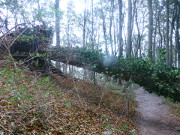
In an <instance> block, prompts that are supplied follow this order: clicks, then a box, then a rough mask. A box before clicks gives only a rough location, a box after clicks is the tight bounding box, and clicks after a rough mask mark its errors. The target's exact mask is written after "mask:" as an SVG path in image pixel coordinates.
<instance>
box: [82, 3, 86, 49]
mask: <svg viewBox="0 0 180 135" xmlns="http://www.w3.org/2000/svg"><path fill="white" fill-rule="evenodd" d="M84 3H85V8H84V24H83V46H86V0H84Z"/></svg>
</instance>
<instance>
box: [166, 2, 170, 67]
mask: <svg viewBox="0 0 180 135" xmlns="http://www.w3.org/2000/svg"><path fill="white" fill-rule="evenodd" d="M166 65H168V66H169V0H166Z"/></svg>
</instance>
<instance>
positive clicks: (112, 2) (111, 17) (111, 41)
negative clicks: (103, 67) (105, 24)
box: [109, 0, 114, 55]
mask: <svg viewBox="0 0 180 135" xmlns="http://www.w3.org/2000/svg"><path fill="white" fill-rule="evenodd" d="M113 17H114V0H111V16H110V25H109V35H110V43H111V53H112V55H114V51H113V39H112V31H111V30H112V22H113Z"/></svg>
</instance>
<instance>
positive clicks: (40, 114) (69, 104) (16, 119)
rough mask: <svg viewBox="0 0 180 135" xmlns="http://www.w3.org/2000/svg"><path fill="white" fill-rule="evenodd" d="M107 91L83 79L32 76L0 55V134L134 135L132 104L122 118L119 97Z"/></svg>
mask: <svg viewBox="0 0 180 135" xmlns="http://www.w3.org/2000/svg"><path fill="white" fill-rule="evenodd" d="M112 87H113V85H111V87H110V86H109V85H104V84H99V85H98V86H97V88H96V89H95V88H94V85H93V83H91V82H89V81H83V80H79V79H74V78H71V77H66V78H64V77H61V76H58V75H56V74H42V73H41V72H32V71H29V70H28V68H27V67H26V66H25V65H21V64H19V63H17V62H16V63H13V62H11V61H9V60H8V58H2V57H1V60H0V110H1V111H0V119H1V120H0V133H1V134H40V133H41V134H64V135H66V134H78V135H80V134H95V135H97V134H103V133H104V134H106V133H108V132H112V134H114V135H115V134H117V135H119V134H122V135H123V134H124V135H128V134H135V133H136V132H137V128H136V124H135V123H134V122H133V121H132V118H133V116H134V114H135V103H134V101H133V100H130V109H129V111H130V112H129V113H130V117H129V118H127V117H126V116H125V115H124V105H125V100H124V99H125V96H124V95H123V94H119V93H118V94H117V93H115V92H113V91H112V90H111V89H113V88H112ZM114 87H115V86H114ZM120 93H121V92H120Z"/></svg>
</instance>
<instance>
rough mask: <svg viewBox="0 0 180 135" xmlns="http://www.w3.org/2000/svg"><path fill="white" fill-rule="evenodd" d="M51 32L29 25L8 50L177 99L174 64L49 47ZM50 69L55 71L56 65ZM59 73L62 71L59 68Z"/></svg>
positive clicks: (40, 63)
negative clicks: (80, 69)
mask: <svg viewBox="0 0 180 135" xmlns="http://www.w3.org/2000/svg"><path fill="white" fill-rule="evenodd" d="M22 30H23V29H20V31H22ZM51 33H52V32H51V30H50V31H49V32H48V31H46V30H42V29H41V28H40V27H33V28H28V29H27V31H25V32H24V33H22V34H21V35H20V36H19V37H18V38H17V40H13V45H12V46H9V48H10V52H11V53H12V55H13V56H14V58H17V59H25V58H27V61H29V59H30V63H31V65H35V67H37V68H39V69H43V70H49V69H50V70H49V71H52V70H51V69H53V68H52V64H51V63H50V60H55V61H60V62H64V63H67V64H71V65H75V66H78V67H83V68H88V69H90V70H92V71H95V72H98V73H102V74H106V75H109V76H113V77H115V78H121V79H124V80H127V81H128V80H129V79H131V80H132V81H134V82H135V83H137V84H139V85H141V86H143V87H144V88H145V89H146V90H147V91H149V92H154V93H156V94H158V95H162V96H164V97H169V98H171V99H173V100H174V101H180V73H179V72H178V69H177V68H168V67H167V66H166V65H164V64H161V63H159V64H155V63H152V62H149V61H146V60H143V59H142V58H122V57H116V56H110V55H105V54H103V53H102V52H101V51H100V50H92V49H88V48H67V47H58V48H55V47H53V48H51V49H50V48H49V45H48V44H49V43H50V41H51ZM17 34H18V32H13V33H11V34H9V35H8V37H12V38H13V39H14V37H15V38H16V37H17ZM5 39H8V38H5ZM5 41H9V40H5ZM0 46H8V44H6V42H1V44H0ZM16 53H18V55H17V54H16ZM40 53H41V54H40ZM53 70H56V71H57V69H53ZM58 73H59V74H61V72H60V71H58Z"/></svg>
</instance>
